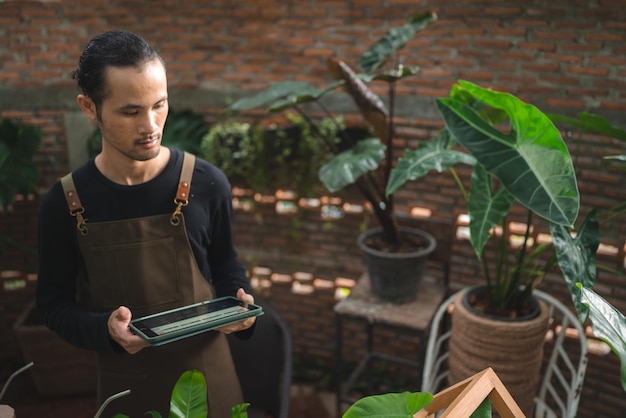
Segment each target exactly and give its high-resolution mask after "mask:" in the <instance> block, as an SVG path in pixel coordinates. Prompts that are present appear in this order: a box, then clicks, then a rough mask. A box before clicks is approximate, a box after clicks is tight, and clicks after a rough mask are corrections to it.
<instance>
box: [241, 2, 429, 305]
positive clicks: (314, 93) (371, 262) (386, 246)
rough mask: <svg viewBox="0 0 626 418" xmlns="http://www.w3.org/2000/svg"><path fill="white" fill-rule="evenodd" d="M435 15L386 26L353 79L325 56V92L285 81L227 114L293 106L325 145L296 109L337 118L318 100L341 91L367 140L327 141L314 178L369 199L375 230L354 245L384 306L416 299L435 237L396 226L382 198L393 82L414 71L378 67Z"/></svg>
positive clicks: (389, 199) (389, 198) (390, 203)
mask: <svg viewBox="0 0 626 418" xmlns="http://www.w3.org/2000/svg"><path fill="white" fill-rule="evenodd" d="M436 18H437V16H436V14H435V13H434V12H425V13H415V14H412V15H411V16H410V17H409V18H408V22H407V23H406V24H405V25H403V26H400V27H395V28H392V29H390V30H389V31H388V32H387V34H386V35H384V36H383V37H382V38H381V39H379V40H378V41H377V42H375V43H374V44H373V45H371V46H370V47H369V48H368V49H367V50H366V51H365V52H364V53H363V54H362V55H361V56H360V58H359V64H360V66H361V68H362V70H363V74H358V75H357V74H356V73H355V72H354V71H353V70H352V69H351V68H350V66H349V65H348V64H346V63H345V62H343V61H341V60H339V59H337V58H335V57H331V58H330V59H329V61H328V64H329V69H330V72H331V74H332V76H333V77H334V79H335V81H334V82H332V83H330V84H329V85H328V86H327V87H325V88H324V89H321V90H320V89H317V88H316V87H314V86H312V85H311V84H310V83H307V82H294V81H286V82H281V83H277V84H274V85H272V86H270V87H269V88H268V89H266V90H264V91H262V92H260V93H258V94H257V95H255V96H253V97H248V98H243V99H240V100H238V101H236V102H235V103H233V104H232V105H231V106H230V109H231V110H245V109H251V108H254V107H259V106H269V111H270V112H273V113H277V112H281V111H283V110H285V109H287V108H293V109H295V110H296V111H297V112H299V113H300V114H301V115H302V116H303V117H304V118H305V119H306V120H307V121H308V122H309V124H310V125H311V127H312V130H313V132H314V133H316V134H318V137H319V138H321V139H326V140H327V141H328V138H326V137H325V136H324V135H323V134H322V133H321V132H319V129H318V128H317V126H318V124H317V119H316V118H315V115H314V114H313V111H312V110H311V109H310V107H307V108H306V109H305V106H303V105H304V104H306V103H315V104H317V105H319V107H320V109H321V114H322V115H324V116H326V117H331V118H335V119H336V116H334V115H333V113H332V112H330V111H329V110H328V108H327V106H325V104H324V103H323V102H322V101H321V100H320V99H322V98H323V97H324V96H325V95H326V94H328V93H330V92H332V91H334V90H336V89H339V88H342V89H343V90H344V91H345V92H346V93H347V94H348V95H349V96H350V97H351V98H352V99H353V100H354V103H355V104H356V107H357V108H358V110H359V112H360V114H361V115H362V117H363V119H364V120H365V121H366V122H367V124H368V125H369V128H370V129H371V131H372V132H373V136H371V137H367V138H365V139H355V138H350V137H344V138H343V140H342V141H341V143H339V144H334V143H329V146H330V147H332V149H333V150H334V156H333V158H332V159H331V160H330V161H328V162H327V163H326V164H324V165H323V166H322V167H321V168H320V171H319V178H320V179H321V181H322V182H323V183H324V185H325V186H326V188H327V189H328V190H329V191H331V192H336V191H339V190H342V189H343V188H345V187H347V186H351V185H354V186H355V187H356V188H357V190H358V191H359V192H360V193H361V194H362V196H363V197H364V198H365V200H366V201H367V202H368V204H369V207H370V208H371V210H372V211H373V213H374V215H375V218H376V220H377V221H378V226H377V227H376V228H373V229H371V230H368V231H365V232H364V233H363V234H362V235H361V236H360V237H359V239H358V243H359V246H360V248H361V249H362V250H363V251H364V252H365V263H366V266H367V267H368V276H369V280H370V281H371V284H372V290H373V292H374V293H375V294H376V295H378V296H379V297H380V298H382V299H384V300H388V301H391V302H404V301H409V300H412V299H414V298H415V296H416V293H417V289H418V284H419V280H420V277H421V272H422V270H423V267H424V264H425V261H426V258H427V256H428V254H430V253H431V252H432V251H433V250H434V248H435V240H434V238H433V237H432V236H430V235H429V234H427V233H425V232H423V231H419V230H415V229H411V228H402V227H401V226H399V225H398V220H397V217H396V214H395V213H394V198H393V195H392V194H386V193H385V190H386V188H387V183H388V181H389V178H390V172H391V168H392V165H393V155H392V152H393V139H394V138H395V137H396V132H395V127H394V107H395V96H396V84H397V82H399V81H400V80H402V79H404V78H406V77H410V76H413V75H415V74H417V72H418V70H417V69H416V68H410V67H407V66H404V65H402V64H400V63H398V62H397V61H394V62H393V63H392V64H389V65H391V66H392V67H393V68H391V69H388V70H387V71H384V70H385V67H386V66H387V65H388V63H389V62H390V61H391V59H392V58H397V54H396V53H397V52H398V51H399V50H401V49H402V48H403V47H404V46H405V44H406V43H407V42H408V41H410V40H411V39H412V38H413V37H414V36H415V35H416V33H417V32H418V31H420V30H421V29H423V28H426V27H428V26H429V25H430V24H431V23H433V22H434V21H435V20H436ZM374 81H375V82H384V83H386V84H387V92H388V103H389V110H387V107H386V106H385V104H384V103H383V100H382V99H381V98H380V97H379V96H378V95H377V94H376V93H374V91H373V90H371V89H370V88H369V87H368V83H369V82H374Z"/></svg>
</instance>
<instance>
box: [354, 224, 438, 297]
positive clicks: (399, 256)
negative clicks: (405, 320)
mask: <svg viewBox="0 0 626 418" xmlns="http://www.w3.org/2000/svg"><path fill="white" fill-rule="evenodd" d="M381 233H382V229H381V228H374V229H371V230H369V231H366V232H364V233H363V234H361V235H360V236H359V238H358V244H359V247H360V248H361V250H362V251H363V254H364V261H365V266H366V268H367V272H368V276H369V280H370V283H371V288H372V292H373V293H374V294H375V295H376V296H378V297H379V298H380V299H382V300H385V301H388V302H392V303H406V302H410V301H412V300H415V298H416V297H417V292H418V287H419V284H420V281H421V280H422V277H423V275H424V271H425V267H426V262H427V260H428V256H429V254H430V253H432V252H433V251H434V250H435V247H436V241H435V238H434V237H433V236H432V235H430V234H428V233H426V232H424V231H421V230H419V229H415V228H406V227H401V228H400V236H401V237H402V236H405V235H407V234H412V235H416V236H418V237H419V238H420V239H421V240H422V241H423V243H424V245H423V246H422V248H421V249H419V250H417V251H414V252H409V253H388V252H383V251H378V250H375V249H373V248H370V247H369V246H367V245H366V244H365V242H367V240H368V238H370V237H371V236H373V235H376V234H381Z"/></svg>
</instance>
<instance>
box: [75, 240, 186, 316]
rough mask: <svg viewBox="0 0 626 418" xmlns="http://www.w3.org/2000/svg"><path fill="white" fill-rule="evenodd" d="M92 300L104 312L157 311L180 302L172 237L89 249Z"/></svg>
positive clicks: (88, 260)
mask: <svg viewBox="0 0 626 418" xmlns="http://www.w3.org/2000/svg"><path fill="white" fill-rule="evenodd" d="M89 252H90V254H89V256H86V257H85V258H86V259H87V260H86V261H87V264H88V265H91V266H93V268H90V269H89V283H90V288H91V298H92V301H93V302H95V305H100V306H101V307H102V308H103V309H105V310H112V309H116V308H117V307H119V306H120V305H124V306H127V307H129V308H130V309H131V310H134V309H141V310H147V311H154V310H159V309H162V308H164V307H166V306H167V305H169V304H172V305H176V303H177V302H180V300H181V299H182V292H181V286H180V283H179V269H178V265H177V261H176V257H172V256H171V254H175V252H176V249H175V243H174V239H173V238H172V237H167V238H160V239H154V240H150V241H142V242H137V243H125V244H112V245H102V246H93V247H90V251H89Z"/></svg>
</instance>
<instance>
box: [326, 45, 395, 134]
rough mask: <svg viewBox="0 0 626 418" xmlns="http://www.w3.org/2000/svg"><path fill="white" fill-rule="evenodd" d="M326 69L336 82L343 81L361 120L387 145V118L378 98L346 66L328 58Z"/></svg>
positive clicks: (381, 102)
mask: <svg viewBox="0 0 626 418" xmlns="http://www.w3.org/2000/svg"><path fill="white" fill-rule="evenodd" d="M328 67H329V68H330V72H331V74H332V75H333V77H334V78H335V79H336V80H343V81H344V83H345V86H344V88H345V90H346V92H347V93H348V94H349V95H350V97H352V100H354V103H355V104H356V106H357V108H358V109H359V112H360V113H361V115H362V116H363V118H364V119H365V120H366V121H367V122H368V123H369V124H370V125H371V126H372V128H373V129H374V132H376V135H377V136H378V138H380V140H381V141H382V142H383V143H385V144H387V143H388V137H389V135H390V134H391V135H393V133H390V132H389V125H390V121H389V116H388V112H387V108H386V107H385V105H384V103H383V101H382V100H381V99H380V97H379V96H378V95H377V94H376V93H374V92H373V91H371V90H370V88H369V87H367V84H365V82H364V81H363V80H362V79H361V78H359V77H358V76H357V75H356V74H355V73H354V71H352V69H351V68H350V66H349V65H348V64H346V63H345V62H343V61H340V60H337V59H335V58H332V57H331V58H329V60H328Z"/></svg>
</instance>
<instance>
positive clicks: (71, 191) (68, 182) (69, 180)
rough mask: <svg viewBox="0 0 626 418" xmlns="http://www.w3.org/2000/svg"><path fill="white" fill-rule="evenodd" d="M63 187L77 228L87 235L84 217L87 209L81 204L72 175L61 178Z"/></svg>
mask: <svg viewBox="0 0 626 418" xmlns="http://www.w3.org/2000/svg"><path fill="white" fill-rule="evenodd" d="M61 186H62V187H63V193H64V194H65V200H66V201H67V206H68V207H69V209H70V215H72V216H74V217H76V228H78V231H79V232H80V233H81V234H82V235H87V225H86V224H85V222H86V221H87V219H85V218H84V217H83V212H85V208H84V207H83V205H82V203H80V199H79V198H78V192H77V191H76V186H75V185H74V178H73V177H72V173H69V174H66V175H65V176H63V177H62V178H61Z"/></svg>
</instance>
